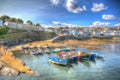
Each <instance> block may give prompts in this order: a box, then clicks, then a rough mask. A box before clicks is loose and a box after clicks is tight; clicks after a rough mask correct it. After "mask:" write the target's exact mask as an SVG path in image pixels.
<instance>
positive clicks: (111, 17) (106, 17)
mask: <svg viewBox="0 0 120 80" xmlns="http://www.w3.org/2000/svg"><path fill="white" fill-rule="evenodd" d="M115 18H116V17H115V16H114V15H106V14H104V15H102V19H105V20H113V19H115Z"/></svg>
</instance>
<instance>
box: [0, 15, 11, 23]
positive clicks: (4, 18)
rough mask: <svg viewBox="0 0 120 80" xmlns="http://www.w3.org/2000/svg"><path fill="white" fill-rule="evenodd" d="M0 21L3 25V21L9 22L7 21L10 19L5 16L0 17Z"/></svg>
mask: <svg viewBox="0 0 120 80" xmlns="http://www.w3.org/2000/svg"><path fill="white" fill-rule="evenodd" d="M0 19H1V20H2V21H3V23H4V22H5V21H9V20H10V17H9V16H7V15H3V16H1V17H0Z"/></svg>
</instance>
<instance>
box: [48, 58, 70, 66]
mask: <svg viewBox="0 0 120 80" xmlns="http://www.w3.org/2000/svg"><path fill="white" fill-rule="evenodd" d="M49 62H51V63H54V64H59V65H67V63H68V60H67V59H61V58H58V57H50V58H49Z"/></svg>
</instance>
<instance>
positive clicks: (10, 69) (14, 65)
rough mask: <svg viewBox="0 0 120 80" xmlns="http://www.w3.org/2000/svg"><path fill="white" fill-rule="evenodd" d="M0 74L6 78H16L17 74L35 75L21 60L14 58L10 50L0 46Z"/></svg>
mask: <svg viewBox="0 0 120 80" xmlns="http://www.w3.org/2000/svg"><path fill="white" fill-rule="evenodd" d="M0 73H1V74H2V75H8V76H17V75H18V74H19V73H26V74H35V72H34V71H31V70H30V68H29V67H28V66H25V64H24V63H23V62H22V61H21V60H19V59H17V58H16V57H14V55H13V54H12V52H11V51H10V50H8V49H7V48H6V47H3V46H2V47H1V46H0Z"/></svg>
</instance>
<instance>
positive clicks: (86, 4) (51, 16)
mask: <svg viewBox="0 0 120 80" xmlns="http://www.w3.org/2000/svg"><path fill="white" fill-rule="evenodd" d="M119 5H120V0H0V16H1V15H9V16H11V17H16V18H21V19H23V20H24V21H27V20H31V21H33V22H34V23H40V24H42V25H45V26H50V25H52V26H57V25H62V26H120V8H119Z"/></svg>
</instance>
